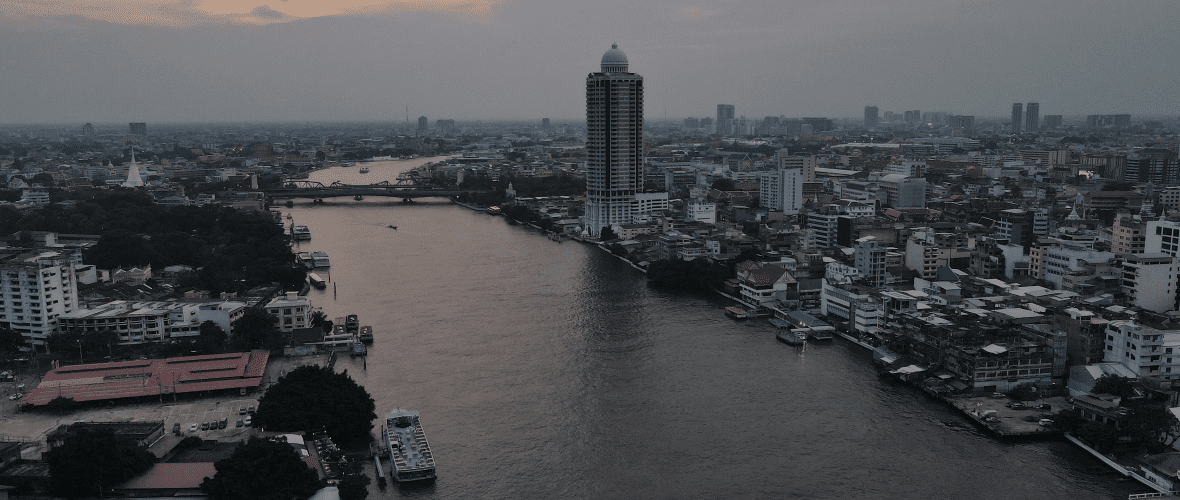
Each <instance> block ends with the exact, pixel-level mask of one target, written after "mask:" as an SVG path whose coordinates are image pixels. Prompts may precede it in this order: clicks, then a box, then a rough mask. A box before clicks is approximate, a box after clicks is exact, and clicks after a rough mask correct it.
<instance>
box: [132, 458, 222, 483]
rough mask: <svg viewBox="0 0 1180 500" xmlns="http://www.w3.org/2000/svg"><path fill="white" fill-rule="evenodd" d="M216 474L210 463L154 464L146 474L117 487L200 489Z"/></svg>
mask: <svg viewBox="0 0 1180 500" xmlns="http://www.w3.org/2000/svg"><path fill="white" fill-rule="evenodd" d="M214 474H217V469H215V468H214V467H213V463H212V462H196V463H177V464H156V465H153V466H152V468H151V469H148V471H147V472H144V473H143V474H140V475H138V476H136V477H133V478H131V479H129V480H128V481H127V482H125V483H123V484H121V485H119V486H117V487H116V488H115V489H119V490H179V489H192V488H200V487H201V482H202V481H204V480H205V478H207V477H213V475H214Z"/></svg>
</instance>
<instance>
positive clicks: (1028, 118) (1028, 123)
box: [1024, 102, 1041, 134]
mask: <svg viewBox="0 0 1180 500" xmlns="http://www.w3.org/2000/svg"><path fill="white" fill-rule="evenodd" d="M1024 115H1025V120H1024V132H1025V133H1029V134H1035V133H1037V128H1038V127H1039V126H1040V124H1041V105H1040V103H1036V102H1030V103H1028V106H1026V107H1025V113H1024Z"/></svg>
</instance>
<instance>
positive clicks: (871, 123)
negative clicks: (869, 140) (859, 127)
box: [865, 106, 877, 128]
mask: <svg viewBox="0 0 1180 500" xmlns="http://www.w3.org/2000/svg"><path fill="white" fill-rule="evenodd" d="M865 128H877V107H876V106H865Z"/></svg>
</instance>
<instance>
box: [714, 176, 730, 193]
mask: <svg viewBox="0 0 1180 500" xmlns="http://www.w3.org/2000/svg"><path fill="white" fill-rule="evenodd" d="M713 189H716V190H718V191H733V190H734V185H733V181H732V180H730V179H726V178H717V179H713Z"/></svg>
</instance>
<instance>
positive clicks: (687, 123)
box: [684, 118, 701, 130]
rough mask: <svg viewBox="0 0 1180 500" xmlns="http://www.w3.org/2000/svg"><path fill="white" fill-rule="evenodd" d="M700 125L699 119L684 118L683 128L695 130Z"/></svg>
mask: <svg viewBox="0 0 1180 500" xmlns="http://www.w3.org/2000/svg"><path fill="white" fill-rule="evenodd" d="M700 127H701V121H700V120H697V119H696V118H685V119H684V130H696V129H698V128H700Z"/></svg>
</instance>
